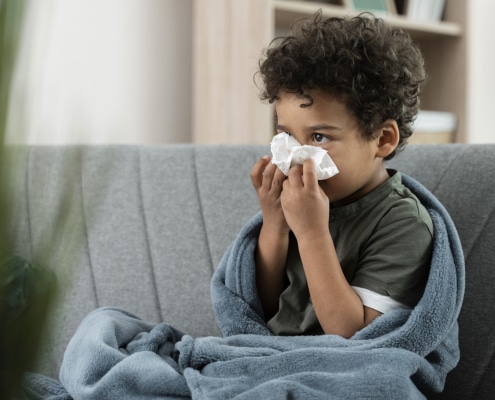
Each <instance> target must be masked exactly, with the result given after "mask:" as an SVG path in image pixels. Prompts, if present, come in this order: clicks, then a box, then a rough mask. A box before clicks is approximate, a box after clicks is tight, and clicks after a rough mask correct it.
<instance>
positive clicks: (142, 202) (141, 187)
mask: <svg viewBox="0 0 495 400" xmlns="http://www.w3.org/2000/svg"><path fill="white" fill-rule="evenodd" d="M137 169H138V176H139V182H138V186H139V201H140V203H141V212H142V216H143V224H144V235H145V241H146V248H147V250H148V257H149V260H150V274H151V282H152V285H153V290H154V292H155V296H154V297H155V304H156V307H157V309H158V314H159V315H160V318H163V312H162V306H161V303H160V295H159V292H158V284H157V280H156V274H155V268H154V262H153V253H152V251H151V245H150V240H149V239H150V235H149V232H148V220H147V218H146V209H145V207H144V196H143V175H142V168H141V148H139V149H138V150H137Z"/></svg>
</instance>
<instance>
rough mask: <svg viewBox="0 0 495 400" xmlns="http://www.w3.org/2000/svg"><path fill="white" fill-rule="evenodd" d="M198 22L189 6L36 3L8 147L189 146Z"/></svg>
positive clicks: (167, 1)
mask: <svg viewBox="0 0 495 400" xmlns="http://www.w3.org/2000/svg"><path fill="white" fill-rule="evenodd" d="M191 18H192V1H191V0H181V1H177V0H105V1H102V0H43V1H39V0H31V2H30V4H29V8H28V12H27V23H26V28H25V40H24V43H23V46H22V49H21V57H20V64H19V66H18V75H17V77H16V81H15V87H14V95H13V101H12V104H14V106H15V107H14V108H13V109H12V110H11V125H10V130H9V133H8V137H7V140H8V142H28V143H37V144H58V143H109V142H111V143H165V142H183V141H186V142H188V141H190V140H191V130H192V123H191V102H192V84H191V74H192V70H191V68H192V31H191V23H190V21H191ZM20 109H22V114H19V110H20Z"/></svg>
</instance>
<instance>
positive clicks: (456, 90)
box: [271, 0, 467, 142]
mask: <svg viewBox="0 0 495 400" xmlns="http://www.w3.org/2000/svg"><path fill="white" fill-rule="evenodd" d="M466 1H467V0H455V1H452V0H447V2H446V8H445V13H444V20H443V21H440V22H431V23H427V22H418V21H413V20H410V19H407V18H406V17H404V16H400V15H390V16H385V17H383V18H384V19H385V20H386V21H388V22H389V23H391V24H392V25H394V26H397V27H399V28H402V29H404V30H406V31H408V32H409V33H410V35H411V37H412V38H413V39H414V40H415V41H416V42H417V43H418V45H419V46H420V48H421V50H422V52H423V54H424V57H425V62H426V69H427V73H428V82H427V84H426V85H425V88H424V91H423V94H422V96H421V108H422V109H428V110H435V111H446V112H451V113H454V114H455V115H456V117H457V121H458V125H457V134H456V135H455V136H454V141H458V142H462V141H465V140H466V137H465V130H466V126H467V125H466V119H467V104H466V97H467V96H466V93H467V89H466V85H467V73H466V41H465V34H464V32H465V26H466V14H467V4H466ZM271 4H272V10H271V12H272V13H273V35H274V36H280V35H284V34H285V33H286V32H287V31H288V29H289V27H290V24H291V22H292V21H294V20H296V19H299V18H302V17H306V16H309V15H311V14H313V13H314V12H316V11H317V10H318V9H321V10H322V14H323V16H325V17H331V16H336V17H342V16H346V15H356V14H357V12H356V11H354V10H351V9H350V8H348V7H346V6H343V5H335V4H329V3H327V2H319V1H298V0H272V3H271Z"/></svg>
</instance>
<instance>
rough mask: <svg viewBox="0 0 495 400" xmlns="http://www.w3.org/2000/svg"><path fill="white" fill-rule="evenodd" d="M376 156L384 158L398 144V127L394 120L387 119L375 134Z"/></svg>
mask: <svg viewBox="0 0 495 400" xmlns="http://www.w3.org/2000/svg"><path fill="white" fill-rule="evenodd" d="M377 133H378V134H377V140H378V142H377V144H378V147H377V151H376V156H377V157H380V158H385V157H387V156H388V155H390V154H391V153H392V152H393V151H394V150H395V148H396V147H397V145H398V144H399V138H400V136H399V126H398V125H397V121H395V120H394V119H387V120H386V121H385V122H384V123H383V124H382V126H381V128H380V129H379V130H378V132H377Z"/></svg>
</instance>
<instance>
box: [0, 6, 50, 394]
mask: <svg viewBox="0 0 495 400" xmlns="http://www.w3.org/2000/svg"><path fill="white" fill-rule="evenodd" d="M25 8H26V0H0V399H2V400H11V399H14V398H16V397H17V396H18V392H19V388H20V386H21V382H22V376H23V374H24V372H25V371H28V370H30V369H31V368H32V367H33V365H34V362H35V360H36V354H37V350H38V348H39V344H40V337H41V335H40V334H41V332H42V331H43V329H44V326H45V325H46V321H47V319H48V318H47V316H48V312H49V309H50V306H51V304H52V303H53V300H54V296H55V279H54V275H53V274H52V273H51V272H50V271H49V270H47V269H45V268H42V267H40V266H38V265H35V264H32V263H30V262H28V261H26V260H23V259H22V258H20V257H16V256H15V255H14V254H13V248H14V247H13V242H12V238H11V237H10V236H9V230H8V223H7V221H8V217H9V200H8V193H7V180H8V179H9V169H11V168H15V159H14V160H13V159H12V158H10V159H9V162H8V163H7V161H6V160H7V157H6V151H7V149H6V146H5V145H4V143H5V141H4V139H5V137H6V129H7V123H8V115H9V105H10V103H9V100H10V94H11V90H12V81H13V76H14V72H15V68H16V58H17V52H18V49H19V44H20V38H21V32H22V27H23V20H24V14H25ZM19 134H20V132H19Z"/></svg>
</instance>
